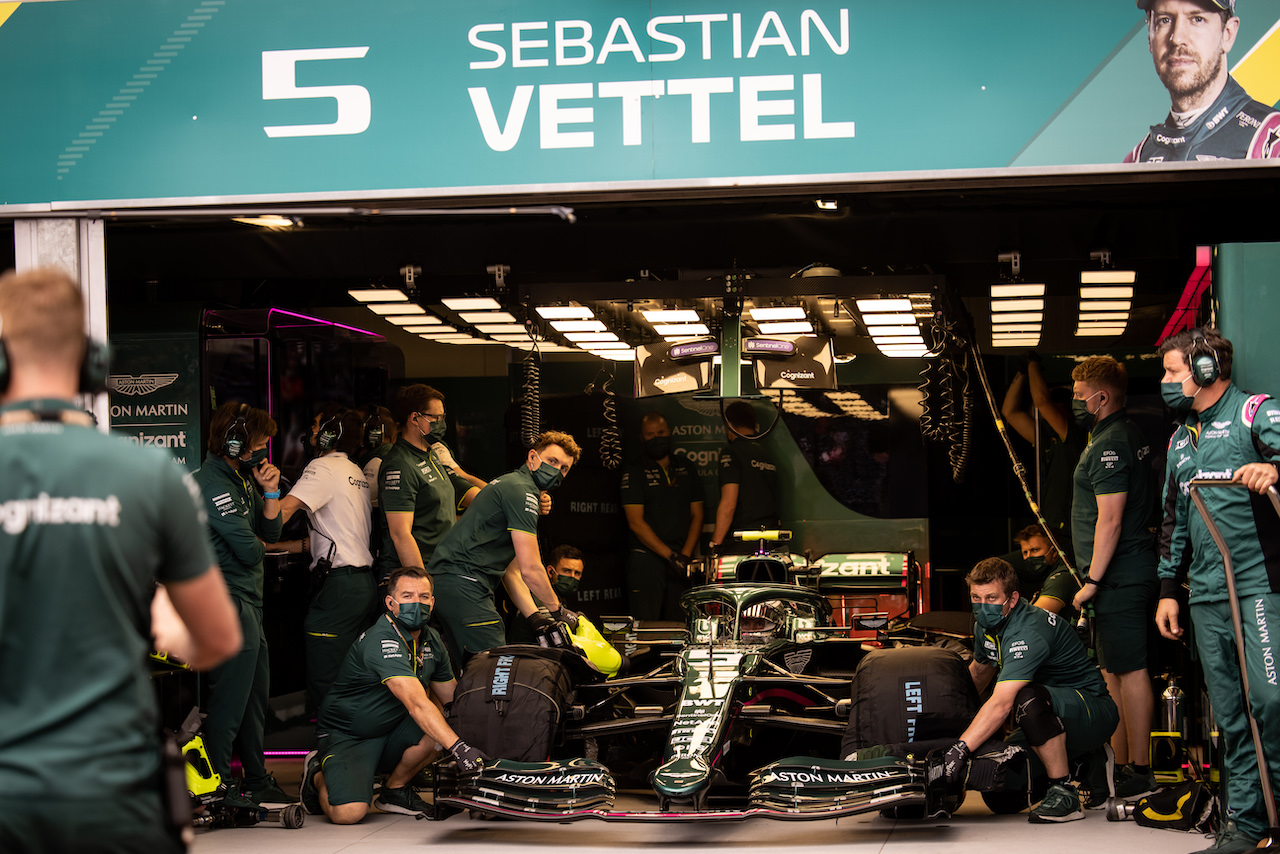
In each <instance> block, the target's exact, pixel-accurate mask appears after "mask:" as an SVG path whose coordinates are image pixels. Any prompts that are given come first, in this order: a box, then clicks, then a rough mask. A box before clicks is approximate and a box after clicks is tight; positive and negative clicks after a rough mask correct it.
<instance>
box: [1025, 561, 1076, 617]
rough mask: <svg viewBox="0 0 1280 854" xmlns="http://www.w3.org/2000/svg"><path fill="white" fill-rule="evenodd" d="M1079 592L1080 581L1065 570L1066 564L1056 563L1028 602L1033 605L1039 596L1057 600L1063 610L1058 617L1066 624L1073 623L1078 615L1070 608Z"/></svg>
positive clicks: (1073, 574)
mask: <svg viewBox="0 0 1280 854" xmlns="http://www.w3.org/2000/svg"><path fill="white" fill-rule="evenodd" d="M1079 592H1080V579H1079V578H1076V576H1075V573H1073V572H1072V571H1071V570H1069V569H1067V566H1066V564H1064V563H1063V562H1062V561H1058V562H1057V563H1055V564H1054V565H1053V566H1051V567H1049V571H1048V573H1046V575H1045V577H1044V581H1043V582H1041V584H1040V589H1039V590H1037V591H1036V595H1035V596H1032V597H1031V598H1030V600H1029V601H1030V602H1031V603H1032V604H1035V601H1036V600H1037V599H1039V598H1040V597H1041V596H1048V597H1049V598H1051V599H1057V600H1058V601H1059V602H1062V603H1063V608H1062V610H1061V611H1059V612H1058V615H1059V616H1060V617H1062V618H1063V619H1064V620H1066V621H1067V622H1069V623H1074V622H1075V621H1076V617H1077V616H1078V615H1077V613H1076V609H1075V608H1073V607H1071V602H1072V601H1073V600H1074V599H1075V598H1076V594H1077V593H1079Z"/></svg>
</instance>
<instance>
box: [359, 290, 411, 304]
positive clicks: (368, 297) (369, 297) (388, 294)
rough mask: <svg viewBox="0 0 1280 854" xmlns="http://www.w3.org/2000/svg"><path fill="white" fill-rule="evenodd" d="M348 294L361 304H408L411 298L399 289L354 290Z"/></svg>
mask: <svg viewBox="0 0 1280 854" xmlns="http://www.w3.org/2000/svg"><path fill="white" fill-rule="evenodd" d="M347 294H348V295H349V296H350V297H351V298H352V299H355V300H359V301H360V302H408V301H409V297H408V296H407V295H406V294H405V292H404V291H402V290H400V289H399V288H353V289H351V290H349V291H347Z"/></svg>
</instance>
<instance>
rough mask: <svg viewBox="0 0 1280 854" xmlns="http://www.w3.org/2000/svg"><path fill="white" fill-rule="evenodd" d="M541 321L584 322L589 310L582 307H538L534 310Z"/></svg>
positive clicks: (589, 315)
mask: <svg viewBox="0 0 1280 854" xmlns="http://www.w3.org/2000/svg"><path fill="white" fill-rule="evenodd" d="M534 311H536V312H538V316H539V317H541V318H542V319H543V320H575V319H576V320H585V319H587V318H590V317H591V309H589V308H587V307H586V306H582V305H540V306H538V307H537V308H535V309H534Z"/></svg>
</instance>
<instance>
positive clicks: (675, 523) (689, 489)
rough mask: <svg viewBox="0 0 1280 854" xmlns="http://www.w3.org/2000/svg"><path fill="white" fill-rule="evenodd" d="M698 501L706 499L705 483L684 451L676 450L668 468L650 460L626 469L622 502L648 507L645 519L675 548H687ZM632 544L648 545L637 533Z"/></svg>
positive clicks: (639, 546) (635, 546) (645, 508)
mask: <svg viewBox="0 0 1280 854" xmlns="http://www.w3.org/2000/svg"><path fill="white" fill-rule="evenodd" d="M695 503H697V504H701V503H702V486H701V484H699V483H698V473H697V472H696V471H695V470H694V468H693V465H692V464H691V463H690V462H689V461H688V460H687V459H686V458H685V457H684V456H683V455H681V454H677V453H672V454H671V455H670V456H669V457H668V465H667V467H666V468H663V467H662V466H660V465H658V463H657V462H655V461H652V460H646V461H645V463H644V465H640V466H635V465H633V466H628V467H627V468H626V469H624V470H623V472H622V504H623V505H624V506H627V505H631V506H636V505H640V506H642V507H644V521H645V523H646V524H648V526H649V527H650V528H652V529H653V532H654V533H655V534H657V535H658V539H660V540H662V542H664V543H666V545H667V547H668V548H670V549H671V550H672V551H680V550H681V549H683V548H684V543H685V540H686V539H687V538H688V536H689V522H690V520H691V519H692V515H691V513H690V508H691V507H692V506H693V505H694V504H695ZM631 547H632V548H644V544H643V543H641V542H640V540H639V538H638V537H636V535H635V534H632V535H631ZM662 557H664V558H665V557H666V555H662Z"/></svg>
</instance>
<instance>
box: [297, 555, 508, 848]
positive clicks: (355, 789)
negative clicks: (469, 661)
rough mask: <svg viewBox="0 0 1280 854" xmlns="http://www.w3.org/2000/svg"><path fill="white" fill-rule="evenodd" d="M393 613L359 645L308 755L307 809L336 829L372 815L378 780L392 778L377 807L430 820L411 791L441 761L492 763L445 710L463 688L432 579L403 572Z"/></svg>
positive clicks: (390, 600)
mask: <svg viewBox="0 0 1280 854" xmlns="http://www.w3.org/2000/svg"><path fill="white" fill-rule="evenodd" d="M387 590H388V593H387V596H386V605H387V610H388V612H389V613H386V614H383V615H382V616H381V617H379V618H378V620H377V622H375V623H374V624H373V625H372V626H371V627H369V629H367V630H366V631H365V633H364V634H362V635H361V636H360V637H359V638H357V639H356V642H355V643H353V644H352V645H351V649H350V651H349V652H348V653H347V657H346V659H345V660H344V661H343V663H342V667H341V668H340V669H339V670H338V676H337V679H335V680H334V683H333V688H332V689H331V690H330V692H329V696H328V697H327V698H326V699H325V701H324V705H323V706H322V707H321V710H320V720H319V726H318V729H319V732H320V747H319V749H318V750H315V751H312V752H311V753H310V754H308V755H307V760H306V764H305V766H304V770H303V774H302V805H303V806H304V807H305V808H306V810H307V812H309V813H311V814H312V815H318V814H319V813H320V812H321V811H323V812H324V814H325V815H327V816H328V817H329V820H330V821H332V822H333V823H334V824H355V823H356V822H358V821H360V820H361V819H363V818H364V817H365V814H366V813H368V811H369V799H370V798H371V797H372V796H373V779H374V775H375V774H380V773H389V776H388V777H387V779H386V782H385V783H384V784H383V787H382V789H381V791H380V792H379V793H378V797H377V800H375V801H374V806H376V807H377V808H378V809H380V810H382V811H383V812H395V813H401V814H404V815H418V814H430V810H431V808H430V806H429V805H428V804H427V803H426V802H425V801H423V800H422V799H421V798H420V797H418V794H417V792H415V791H414V790H413V787H412V786H411V785H410V781H411V780H412V779H413V777H414V775H416V774H417V773H418V772H419V771H421V770H422V769H423V768H425V767H426V766H427V763H429V762H431V761H432V760H433V759H435V758H436V756H437V755H438V754H439V746H440V745H442V744H448V745H452V747H450V748H449V750H450V751H451V752H452V753H453V755H454V758H455V759H457V760H458V770H459V771H460V772H468V771H474V770H477V769H478V768H479V767H480V763H481V762H482V761H483V760H484V759H486V758H487V757H486V756H484V754H482V753H481V752H480V751H478V750H476V749H475V748H474V747H471V746H470V745H468V744H467V743H466V742H464V741H462V739H460V738H458V735H457V733H455V732H454V731H453V730H452V729H451V728H450V727H449V724H448V723H446V722H445V719H444V715H443V714H442V713H441V711H440V706H441V705H443V704H445V703H449V702H452V701H453V691H454V687H455V686H456V684H457V682H456V680H455V679H454V678H453V669H452V668H451V667H450V665H449V657H448V655H447V654H446V653H445V648H444V642H443V641H442V640H441V639H440V635H439V634H438V633H437V632H436V631H435V629H432V628H431V627H430V626H428V625H427V620H428V619H429V618H430V616H431V606H432V605H433V604H434V602H435V594H434V593H433V591H432V584H431V576H429V575H427V573H426V572H425V571H423V570H422V569H419V568H418V567H413V566H410V567H401V568H400V569H397V570H395V571H394V572H393V573H391V578H390V581H389V583H388V585H387Z"/></svg>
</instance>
